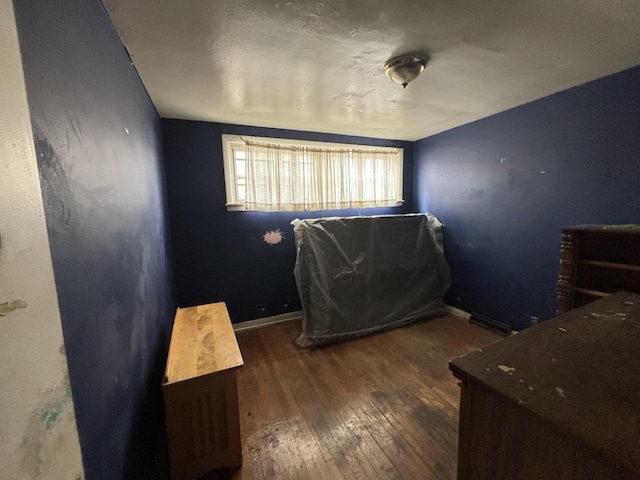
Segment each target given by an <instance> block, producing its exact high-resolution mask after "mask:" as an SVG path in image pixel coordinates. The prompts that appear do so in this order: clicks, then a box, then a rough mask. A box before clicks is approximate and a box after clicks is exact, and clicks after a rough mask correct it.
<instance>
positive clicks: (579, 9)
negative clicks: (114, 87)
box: [103, 0, 640, 140]
mask: <svg viewBox="0 0 640 480" xmlns="http://www.w3.org/2000/svg"><path fill="white" fill-rule="evenodd" d="M103 3H104V5H105V7H106V9H107V11H108V13H109V15H110V16H111V19H112V21H113V23H114V25H115V27H116V29H117V31H118V33H119V35H120V37H121V38H122V42H123V43H124V45H125V47H126V48H127V49H128V51H129V53H130V55H131V58H132V60H133V63H134V65H135V67H136V68H137V70H138V72H139V74H140V76H141V78H142V81H143V82H144V84H145V86H146V88H147V90H148V91H149V94H150V96H151V99H152V100H153V102H154V104H155V106H156V108H157V109H158V111H159V113H160V115H161V116H163V117H170V118H182V119H193V120H207V121H215V122H223V123H234V124H244V125H257V126H266V127H279V128H289V129H294V130H307V131H317V132H331V133H341V134H349V135H363V136H368V137H380V138H390V139H400V140H417V139H420V138H424V137H427V136H429V135H433V134H435V133H438V132H441V131H444V130H448V129H450V128H453V127H456V126H459V125H462V124H465V123H468V122H471V121H474V120H477V119H480V118H483V117H486V116H489V115H492V114H494V113H497V112H500V111H503V110H506V109H509V108H511V107H514V106H517V105H521V104H523V103H527V102H530V101H532V100H535V99H537V98H541V97H544V96H546V95H550V94H552V93H554V92H557V91H560V90H564V89H566V88H569V87H572V86H575V85H579V84H582V83H585V82H587V81H590V80H594V79H596V78H599V77H602V76H605V75H608V74H611V73H615V72H618V71H621V70H624V69H626V68H629V67H632V66H635V65H638V64H640V1H638V0H483V1H481V0H422V1H419V0H396V1H384V0H375V1H373V0H371V1H366V0H321V1H304V0H135V1H131V0H103ZM408 52H422V53H425V54H427V55H428V56H429V57H430V61H429V65H427V68H426V69H425V71H424V72H423V73H422V75H421V76H420V77H419V78H418V79H417V80H415V81H414V82H413V83H411V84H410V85H409V86H408V87H407V89H406V90H403V89H402V87H401V86H400V85H397V84H395V83H393V82H391V81H390V80H389V78H387V77H386V75H385V74H384V72H383V70H382V67H383V65H384V63H385V61H387V60H388V59H390V58H391V57H393V56H395V55H399V54H403V53H408Z"/></svg>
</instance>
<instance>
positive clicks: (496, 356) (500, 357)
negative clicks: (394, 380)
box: [450, 293, 640, 477]
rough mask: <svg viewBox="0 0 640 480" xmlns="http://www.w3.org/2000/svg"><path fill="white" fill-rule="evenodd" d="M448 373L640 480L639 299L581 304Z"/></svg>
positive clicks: (617, 297) (462, 360)
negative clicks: (481, 388)
mask: <svg viewBox="0 0 640 480" xmlns="http://www.w3.org/2000/svg"><path fill="white" fill-rule="evenodd" d="M450 368H451V370H452V371H453V373H454V374H455V376H456V377H458V378H460V379H461V380H463V381H470V382H475V383H478V384H481V385H483V386H484V387H486V388H487V389H489V390H492V391H494V392H497V393H498V394H500V395H501V396H503V397H505V398H507V399H510V400H512V401H513V402H515V403H516V404H518V405H519V406H520V407H521V408H523V409H525V410H528V411H530V412H531V413H533V414H534V415H536V416H538V417H540V418H542V419H544V420H546V421H547V422H549V423H550V424H552V425H553V426H554V427H556V428H558V429H559V430H560V431H563V432H565V433H567V434H569V435H571V436H572V437H574V438H577V439H579V440H581V441H583V442H584V443H585V444H587V445H589V446H590V447H592V448H594V449H595V450H596V451H598V452H600V453H601V454H603V455H605V456H606V457H608V458H609V459H611V460H613V461H615V463H616V464H618V465H623V466H625V468H627V469H628V470H629V471H632V472H634V474H636V475H638V476H639V477H640V295H637V294H631V293H617V294H614V295H612V296H610V297H607V298H603V299H601V300H598V301H596V302H593V303H590V304H587V305H585V306H583V307H580V308H577V309H575V310H572V311H570V312H567V313H565V314H562V315H559V316H557V317H555V318H554V319H551V320H548V321H546V322H543V323H541V324H539V325H537V326H535V327H532V328H529V329H527V330H524V331H522V332H520V333H518V334H515V335H512V336H511V337H508V338H505V339H502V340H499V341H497V342H496V343H494V344H491V345H489V346H487V347H484V348H483V349H482V350H478V351H475V352H471V353H469V354H467V355H464V356H462V357H459V358H457V359H455V360H453V361H451V362H450Z"/></svg>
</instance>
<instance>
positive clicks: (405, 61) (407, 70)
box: [384, 55, 427, 88]
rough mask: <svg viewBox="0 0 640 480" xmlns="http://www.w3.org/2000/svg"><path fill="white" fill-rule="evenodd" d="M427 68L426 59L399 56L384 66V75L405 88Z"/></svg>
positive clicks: (413, 56)
mask: <svg viewBox="0 0 640 480" xmlns="http://www.w3.org/2000/svg"><path fill="white" fill-rule="evenodd" d="M426 66H427V59H426V58H423V57H419V56H417V55H400V56H398V57H394V58H392V59H391V60H389V61H388V62H387V63H385V64H384V73H386V74H387V75H388V76H389V78H390V79H391V80H393V81H394V82H396V83H398V84H400V85H402V86H403V87H404V88H407V85H409V82H411V81H413V80H415V79H416V78H417V77H418V75H420V73H422V71H423V70H424V67H426Z"/></svg>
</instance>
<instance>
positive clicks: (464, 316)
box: [444, 304, 471, 321]
mask: <svg viewBox="0 0 640 480" xmlns="http://www.w3.org/2000/svg"><path fill="white" fill-rule="evenodd" d="M444 308H445V310H446V311H447V312H449V313H450V314H451V315H454V316H456V317H460V318H462V319H463V320H467V321H469V319H470V318H471V314H470V313H469V312H465V311H464V310H460V309H459V308H456V307H452V306H451V305H446V304H445V306H444Z"/></svg>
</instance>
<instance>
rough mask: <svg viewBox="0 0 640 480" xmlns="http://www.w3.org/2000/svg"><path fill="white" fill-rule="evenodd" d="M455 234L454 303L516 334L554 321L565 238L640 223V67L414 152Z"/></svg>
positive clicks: (431, 204) (435, 204) (450, 241)
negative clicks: (565, 233)
mask: <svg viewBox="0 0 640 480" xmlns="http://www.w3.org/2000/svg"><path fill="white" fill-rule="evenodd" d="M414 158H415V168H414V182H415V183H414V189H415V199H416V204H415V206H416V208H417V210H419V211H424V210H429V211H431V212H433V213H434V214H435V215H437V216H438V217H439V218H440V220H441V221H442V222H443V223H444V224H445V249H446V254H447V258H448V260H449V263H450V265H451V269H452V274H453V286H452V288H451V289H450V291H449V293H448V295H447V297H446V300H447V302H448V303H449V304H451V305H454V306H456V307H458V308H462V309H464V310H467V311H471V312H477V313H481V314H484V315H486V316H488V317H491V318H494V319H496V320H499V321H502V322H506V323H509V324H511V325H512V326H514V327H515V328H517V329H520V328H524V327H526V326H528V325H530V320H529V316H531V315H533V316H537V317H540V318H550V317H552V316H553V315H554V314H555V305H556V301H555V292H556V280H557V274H558V266H559V265H558V261H559V257H560V233H559V229H560V227H562V226H566V225H573V224H584V223H594V224H599V223H607V224H613V223H639V222H640V207H639V203H640V67H636V68H632V69H630V70H626V71H624V72H622V73H619V74H617V75H613V76H610V77H606V78H603V79H600V80H597V81H594V82H591V83H588V84H585V85H582V86H579V87H576V88H573V89H570V90H566V91H564V92H560V93H558V94H555V95H552V96H550V97H546V98H544V99H541V100H538V101H536V102H533V103H529V104H526V105H524V106H521V107H518V108H515V109H512V110H509V111H506V112H504V113H500V114H498V115H495V116H492V117H489V118H486V119H484V120H480V121H477V122H474V123H472V124H468V125H465V126H462V127H459V128H456V129H453V130H450V131H447V132H444V133H441V134H439V135H435V136H432V137H429V138H426V139H423V140H420V141H418V142H416V143H415V150H414Z"/></svg>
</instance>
